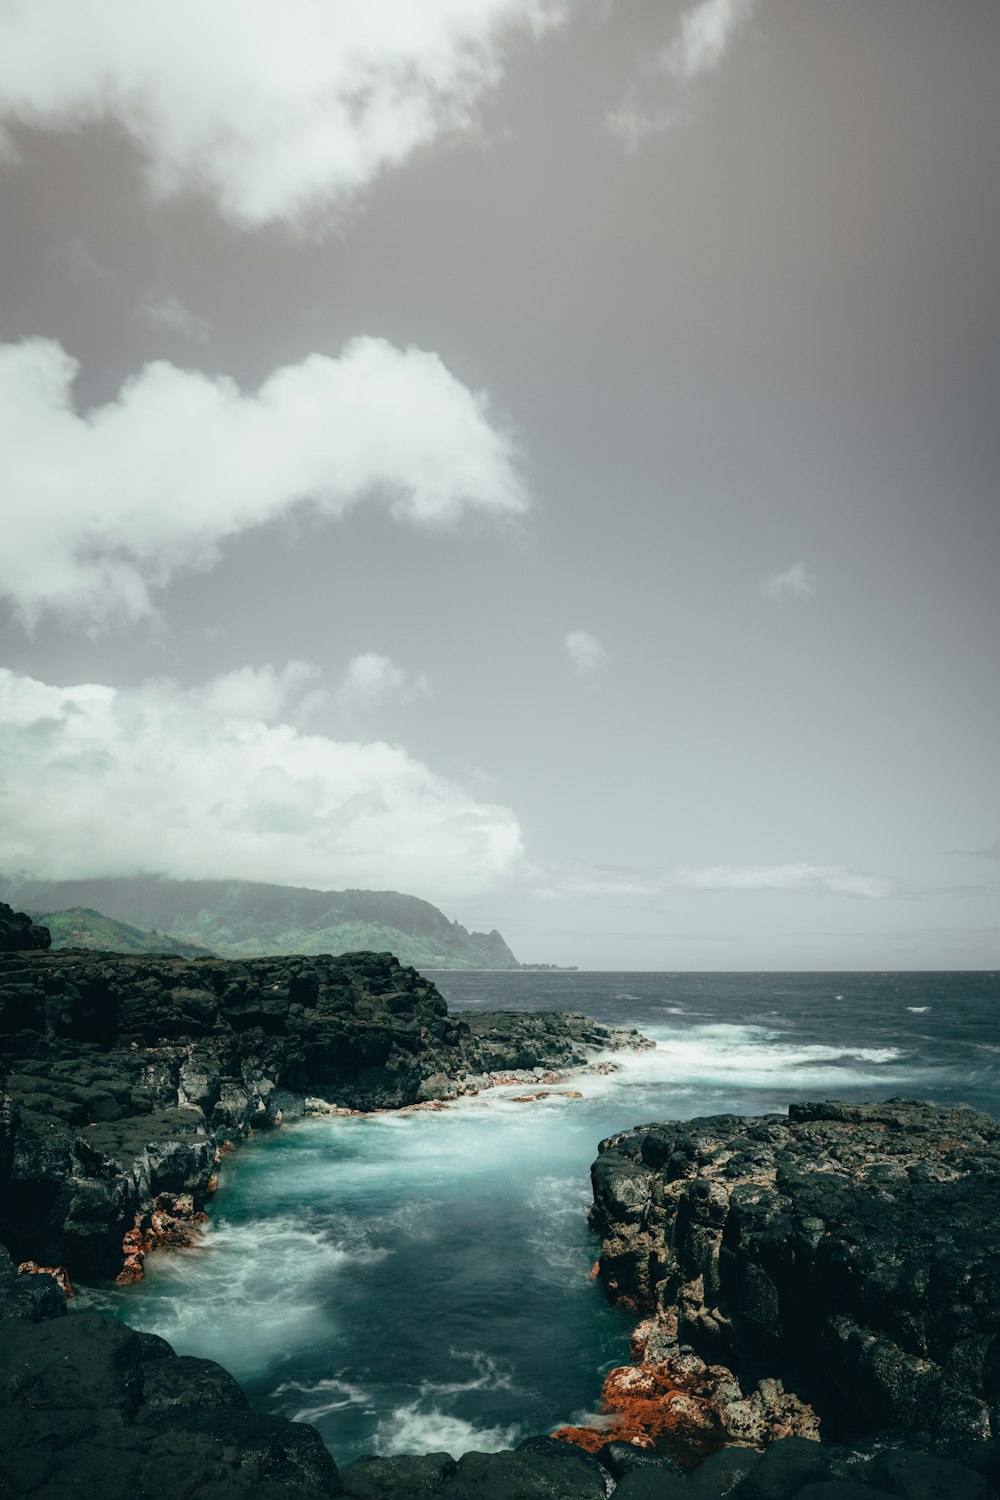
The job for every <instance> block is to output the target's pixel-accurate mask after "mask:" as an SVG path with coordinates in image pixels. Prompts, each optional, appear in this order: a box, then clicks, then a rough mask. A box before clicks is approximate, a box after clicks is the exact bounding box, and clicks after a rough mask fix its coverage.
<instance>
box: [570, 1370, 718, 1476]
mask: <svg viewBox="0 0 1000 1500" xmlns="http://www.w3.org/2000/svg"><path fill="white" fill-rule="evenodd" d="M601 1408H602V1411H603V1412H604V1413H605V1415H606V1417H607V1424H606V1425H604V1424H603V1423H602V1425H600V1426H594V1427H561V1428H560V1429H559V1431H558V1432H555V1433H553V1437H557V1438H562V1439H563V1440H564V1441H566V1442H570V1443H575V1444H576V1446H577V1447H579V1448H584V1449H586V1451H587V1452H588V1453H596V1452H597V1450H598V1449H599V1448H602V1447H603V1446H604V1444H605V1443H631V1444H632V1445H633V1447H638V1448H646V1449H655V1450H657V1451H660V1452H669V1453H671V1454H672V1455H673V1456H674V1457H675V1458H679V1459H680V1461H681V1462H683V1461H684V1459H685V1458H687V1459H688V1460H689V1461H691V1462H693V1461H694V1460H695V1459H697V1458H699V1457H702V1456H704V1455H705V1454H706V1453H709V1452H711V1451H712V1450H713V1449H715V1448H718V1447H721V1445H722V1444H723V1443H724V1442H725V1441H726V1433H725V1429H724V1427H723V1424H722V1422H721V1420H720V1417H719V1413H718V1410H717V1409H716V1407H715V1405H714V1401H713V1392H712V1382H711V1380H710V1379H709V1380H706V1381H701V1380H690V1379H686V1378H684V1377H683V1376H681V1377H678V1376H677V1375H676V1374H675V1373H673V1372H672V1371H671V1370H670V1369H669V1368H668V1367H667V1366H666V1365H620V1366H619V1367H618V1368H617V1369H615V1370H611V1371H609V1373H608V1375H607V1377H606V1378H605V1381H604V1387H603V1390H602V1391H601Z"/></svg>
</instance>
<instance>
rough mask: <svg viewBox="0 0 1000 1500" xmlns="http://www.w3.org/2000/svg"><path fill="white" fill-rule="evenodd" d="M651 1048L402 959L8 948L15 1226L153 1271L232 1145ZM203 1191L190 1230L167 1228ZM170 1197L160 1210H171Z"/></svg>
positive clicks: (39, 1252)
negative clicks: (489, 1009)
mask: <svg viewBox="0 0 1000 1500" xmlns="http://www.w3.org/2000/svg"><path fill="white" fill-rule="evenodd" d="M643 1042H644V1039H642V1038H640V1037H639V1036H638V1034H637V1033H635V1032H632V1033H622V1032H620V1031H612V1030H610V1029H608V1028H606V1027H602V1026H599V1025H597V1024H596V1023H594V1022H592V1021H588V1020H587V1019H586V1018H585V1017H583V1016H577V1015H557V1014H550V1015H541V1016H533V1015H528V1016H525V1015H521V1014H519V1013H496V1012H494V1013H492V1014H490V1015H487V1016H477V1015H473V1016H472V1017H469V1018H463V1017H462V1016H456V1015H449V1014H448V1008H447V1006H446V1004H445V1002H444V1000H443V999H442V998H441V996H440V994H439V993H438V991H437V990H436V988H435V987H434V985H433V984H431V983H430V982H429V981H428V980H426V979H424V978H422V976H421V975H419V974H418V973H417V972H416V971H415V970H413V969H407V968H404V967H402V966H401V965H400V964H399V963H398V962H397V960H396V959H394V958H392V957H391V956H390V955H389V954H385V953H359V954H349V955H346V956H344V957H341V958H331V957H329V956H326V957H319V958H298V957H296V958H275V959H248V960H245V961H232V962H227V961H225V960H221V959H198V960H195V961H190V960H187V959H183V958H176V957H171V956H169V955H148V954H140V955H132V954H107V953H105V954H95V953H65V952H60V953H45V952H41V951H39V952H37V953H21V952H18V953H11V954H7V955H5V956H3V957H0V1069H2V1073H3V1075H5V1078H4V1079H3V1083H4V1089H5V1097H3V1099H2V1101H0V1238H2V1239H3V1240H4V1241H5V1242H6V1243H7V1244H9V1245H11V1246H12V1247H14V1248H15V1249H16V1250H17V1252H18V1256H19V1258H20V1259H29V1258H30V1259H33V1260H35V1261H39V1262H42V1263H45V1264H65V1265H67V1266H68V1267H69V1268H70V1270H71V1272H73V1273H83V1274H84V1275H91V1276H92V1275H96V1274H111V1275H114V1274H116V1273H120V1274H121V1275H122V1277H123V1278H124V1279H126V1280H134V1279H136V1278H137V1277H138V1276H140V1275H141V1274H142V1263H143V1257H144V1255H145V1254H146V1253H148V1251H149V1249H151V1248H153V1247H154V1246H156V1245H162V1244H169V1243H174V1244H180V1243H184V1242H185V1235H186V1234H187V1232H188V1230H189V1229H190V1227H191V1225H192V1224H195V1223H196V1222H197V1215H198V1212H200V1210H202V1209H203V1207H204V1204H205V1200H206V1198H207V1196H208V1195H209V1194H210V1193H211V1191H212V1190H213V1187H214V1177H213V1174H214V1169H215V1166H216V1156H217V1152H218V1150H219V1148H220V1147H221V1146H222V1145H223V1144H224V1143H225V1142H227V1141H233V1140H237V1139H239V1138H240V1137H242V1136H244V1135H246V1134H247V1132H248V1131H250V1130H251V1129H254V1128H256V1127H258V1126H267V1125H270V1124H273V1123H275V1122H276V1121H278V1120H281V1119H284V1118H286V1117H287V1118H294V1117H295V1116H296V1115H301V1114H302V1112H303V1109H304V1107H305V1104H304V1101H305V1098H306V1096H309V1097H310V1098H312V1099H314V1100H319V1101H322V1102H323V1104H324V1105H328V1106H333V1107H334V1108H337V1109H346V1110H358V1109H364V1110H368V1109H384V1108H401V1107H404V1106H407V1105H412V1104H417V1103H421V1102H423V1103H434V1102H436V1101H438V1100H442V1099H448V1098H454V1097H455V1096H456V1095H458V1094H460V1093H467V1092H475V1091H476V1090H477V1089H478V1088H480V1087H487V1086H490V1085H491V1083H492V1082H493V1080H492V1079H491V1078H490V1077H489V1076H488V1075H489V1072H490V1069H491V1068H493V1066H494V1065H495V1064H497V1065H499V1063H503V1065H504V1066H506V1065H508V1064H509V1065H513V1064H514V1063H517V1064H518V1065H519V1066H523V1067H524V1068H525V1069H526V1070H527V1072H526V1074H525V1076H526V1077H528V1078H530V1079H534V1077H535V1070H537V1072H538V1073H540V1074H542V1075H545V1074H548V1073H551V1070H552V1069H553V1068H554V1067H555V1066H559V1067H562V1068H564V1067H580V1066H583V1065H585V1064H587V1063H588V1061H589V1060H590V1058H591V1057H592V1056H593V1054H594V1052H595V1051H597V1050H606V1049H614V1048H617V1047H620V1046H622V1045H626V1046H627V1045H639V1044H641V1043H643ZM163 1193H170V1194H173V1195H174V1196H175V1197H176V1196H177V1195H190V1197H191V1198H192V1200H193V1201H192V1208H191V1211H190V1212H189V1213H188V1214H186V1215H182V1216H178V1215H177V1214H176V1213H173V1212H172V1211H171V1210H169V1209H167V1210H166V1212H167V1213H168V1215H169V1216H172V1217H174V1218H175V1219H176V1218H178V1217H182V1218H185V1219H186V1225H187V1227H186V1228H185V1227H183V1226H182V1227H178V1226H177V1225H176V1224H174V1225H172V1226H171V1225H168V1224H166V1222H165V1221H164V1220H163V1219H162V1218H161V1220H160V1221H157V1222H154V1214H155V1213H156V1211H157V1207H156V1202H155V1200H156V1199H157V1196H158V1195H160V1194H163ZM161 1211H162V1206H161Z"/></svg>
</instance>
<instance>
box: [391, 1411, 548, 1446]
mask: <svg viewBox="0 0 1000 1500" xmlns="http://www.w3.org/2000/svg"><path fill="white" fill-rule="evenodd" d="M522 1435H523V1434H522V1432H521V1429H520V1427H519V1426H517V1425H516V1424H515V1425H513V1426H510V1427H501V1426H497V1427H476V1426H475V1425H474V1424H473V1423H472V1422H467V1421H466V1420H465V1419H464V1417H456V1416H454V1415H453V1414H452V1413H451V1412H445V1411H441V1410H440V1408H438V1407H436V1406H432V1407H430V1408H429V1409H426V1408H425V1407H424V1405H423V1403H422V1402H420V1401H411V1402H410V1403H409V1404H408V1405H406V1406H397V1407H396V1408H395V1410H393V1411H392V1412H390V1413H389V1415H388V1416H387V1417H384V1418H383V1419H382V1421H381V1422H379V1424H378V1427H377V1428H376V1432H375V1451H376V1452H377V1453H382V1454H385V1455H387V1456H389V1457H391V1456H392V1455H393V1454H396V1453H441V1452H445V1453H451V1454H453V1455H454V1456H455V1457H460V1456H461V1455H462V1454H463V1453H469V1452H473V1451H475V1452H478V1453H496V1452H498V1451H499V1450H500V1449H501V1448H512V1447H513V1446H514V1444H515V1443H516V1442H518V1440H519V1439H520V1438H521V1437H522Z"/></svg>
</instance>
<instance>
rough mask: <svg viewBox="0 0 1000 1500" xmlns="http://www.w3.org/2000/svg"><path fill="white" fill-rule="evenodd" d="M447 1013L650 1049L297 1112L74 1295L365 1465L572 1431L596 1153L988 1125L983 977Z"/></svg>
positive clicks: (598, 1357)
mask: <svg viewBox="0 0 1000 1500" xmlns="http://www.w3.org/2000/svg"><path fill="white" fill-rule="evenodd" d="M429 977H431V978H432V979H433V980H434V981H435V983H436V984H437V985H438V987H439V988H440V990H441V992H442V993H443V995H444V996H445V999H446V1000H447V1001H448V1003H449V1006H450V1007H451V1008H452V1009H453V1010H462V1009H466V1010H471V1009H507V1010H575V1011H582V1012H583V1013H585V1014H587V1015H590V1016H592V1017H594V1018H595V1019H597V1020H600V1021H604V1022H606V1023H609V1024H613V1025H632V1026H636V1027H638V1028H639V1029H640V1030H641V1031H644V1032H645V1033H646V1034H647V1035H648V1036H651V1037H652V1038H654V1039H655V1041H656V1043H657V1047H656V1049H655V1051H646V1052H639V1053H620V1054H615V1055H614V1059H613V1060H614V1061H615V1062H616V1063H618V1064H619V1069H618V1071H617V1072H614V1073H610V1074H588V1075H584V1076H583V1077H574V1078H573V1079H571V1080H570V1081H569V1082H568V1083H567V1084H566V1085H565V1086H564V1087H566V1088H569V1089H573V1090H579V1091H580V1092H581V1093H582V1094H583V1097H582V1098H568V1097H564V1096H562V1095H560V1094H559V1093H558V1092H556V1091H553V1092H551V1093H550V1094H549V1096H548V1097H547V1098H545V1099H543V1100H539V1101H536V1102H533V1103H517V1102H515V1101H514V1100H513V1098H512V1096H513V1095H515V1094H520V1093H524V1092H525V1090H524V1087H523V1086H520V1087H518V1088H513V1089H495V1090H491V1091H490V1092H488V1093H485V1094H482V1095H480V1096H479V1097H478V1098H475V1099H470V1100H465V1101H461V1102H459V1103H457V1104H455V1105H453V1106H451V1107H449V1108H448V1109H447V1110H443V1111H440V1112H428V1113H423V1112H417V1113H411V1114H379V1115H370V1116H364V1117H360V1118H345V1119H328V1118H322V1119H309V1120H306V1121H303V1122H300V1123H296V1124H294V1125H291V1126H288V1127H283V1128H280V1129H278V1130H274V1131H270V1132H265V1133H261V1134H260V1135H258V1136H256V1137H255V1138H254V1139H253V1140H252V1141H250V1142H249V1143H248V1144H247V1145H246V1146H244V1147H242V1148H241V1150H240V1151H239V1152H237V1153H236V1154H235V1155H234V1156H233V1157H231V1158H229V1159H227V1161H226V1164H225V1167H224V1170H223V1174H222V1180H221V1184H220V1187H219V1191H218V1193H217V1195H216V1198H215V1201H214V1205H213V1209H212V1214H211V1220H210V1224H209V1227H208V1230H207V1232H206V1234H205V1236H204V1238H203V1240H202V1242H201V1243H200V1244H199V1245H198V1246H197V1247H196V1248H195V1249H192V1250H189V1251H183V1252H179V1253H174V1254H161V1255H159V1256H154V1257H152V1258H151V1259H150V1261H149V1262H148V1269H147V1275H146V1277H145V1278H144V1280H143V1281H142V1282H140V1283H139V1284H138V1285H136V1286H133V1287H128V1288H122V1289H117V1288H116V1289H114V1290H110V1289H107V1288H104V1289H98V1290H91V1291H88V1292H87V1294H86V1295H85V1298H84V1300H85V1302H86V1303H88V1305H91V1306H93V1305H99V1306H101V1307H102V1308H104V1309H106V1310H107V1311H109V1312H114V1313H115V1314H117V1315H118V1316H120V1317H122V1318H123V1319H124V1320H125V1321H126V1322H128V1323H130V1324H132V1325H133V1326H134V1327H138V1328H144V1329H150V1330H152V1331H154V1332H156V1333H160V1334H162V1335H163V1336H164V1337H165V1338H167V1339H169V1341H170V1342H171V1343H172V1344H173V1345H174V1347H175V1348H176V1350H177V1351H178V1353H180V1354H194V1355H200V1356H202V1357H205V1358H210V1359H215V1360H218V1361H219V1362H220V1363H222V1364H224V1365H225V1366H226V1367H227V1368H228V1369H229V1370H231V1371H232V1372H233V1374H234V1375H236V1377H237V1378H238V1379H239V1380H240V1381H241V1383H242V1384H243V1386H244V1388H245V1389H246V1391H247V1394H248V1396H249V1397H250V1400H251V1402H252V1404H253V1406H254V1407H255V1408H256V1409H259V1410H261V1411H267V1412H276V1413H279V1414H281V1415H283V1416H288V1417H297V1418H301V1419H304V1420H306V1421H310V1422H313V1423H315V1425H316V1426H317V1428H318V1429H319V1431H320V1433H321V1435H322V1437H323V1438H324V1440H325V1442H326V1443H327V1446H328V1447H329V1448H330V1449H331V1451H332V1452H333V1455H334V1457H335V1458H336V1460H337V1461H338V1463H348V1462H350V1461H351V1460H352V1459H353V1458H356V1457H358V1456H359V1455H361V1454H364V1453H373V1452H378V1453H387V1454H391V1453H419V1452H432V1451H439V1450H442V1449H445V1450H447V1451H449V1452H451V1453H453V1454H456V1455H457V1454H460V1453H463V1452H465V1451H467V1450H469V1449H472V1448H479V1449H486V1450H492V1449H497V1448H501V1447H506V1446H510V1445H511V1444H513V1443H515V1442H517V1441H519V1439H520V1438H522V1437H525V1436H527V1435H529V1434H530V1433H535V1432H547V1431H550V1430H551V1429H553V1428H554V1427H556V1426H559V1425H561V1424H564V1423H580V1422H585V1421H587V1420H588V1419H589V1418H590V1417H591V1416H592V1415H593V1414H594V1412H595V1410H596V1407H597V1404H598V1399H599V1395H600V1389H601V1383H602V1380H603V1377H604V1374H605V1373H606V1372H607V1370H609V1369H611V1368H612V1367H613V1366H615V1365H617V1364H621V1363H623V1362H625V1361H627V1359H628V1343H629V1331H630V1328H631V1326H632V1322H633V1319H632V1317H631V1316H630V1315H629V1314H627V1313H625V1312H623V1311H620V1310H618V1309H615V1308H612V1307H609V1306H608V1305H607V1304H606V1302H605V1300H604V1297H603V1295H602V1294H601V1292H600V1290H599V1288H598V1287H597V1286H596V1284H595V1283H594V1282H593V1281H592V1280H591V1279H590V1278H589V1276H588V1272H589V1270H590V1267H591V1265H592V1263H593V1261H594V1259H595V1256H596V1253H597V1246H596V1242H595V1240H594V1238H593V1236H592V1235H591V1233H590V1231H589V1229H588V1227H587V1221H586V1213H587V1208H588V1206H589V1204H590V1184H589V1166H590V1163H591V1161H592V1160H593V1158H594V1156H595V1155H596V1153H597V1146H598V1142H599V1141H600V1140H601V1139H602V1138H603V1137H605V1136H607V1135H609V1134H611V1133H612V1132H614V1131H617V1130H622V1129H625V1128H627V1127H629V1126H632V1125H637V1124H642V1123H645V1122H648V1121H651V1120H657V1119H670V1118H691V1117H693V1116H697V1115H707V1114H719V1113H732V1114H764V1113H767V1112H772V1111H784V1110H785V1109H786V1108H787V1106H788V1104H789V1103H790V1102H792V1101H794V1100H800V1099H826V1098H838V1099H853V1100H862V1099H885V1098H891V1097H893V1096H897V1095H898V1096H908V1097H915V1098H921V1099H932V1100H935V1101H937V1102H939V1103H942V1104H957V1103H966V1104H971V1105H975V1106H976V1107H977V1108H979V1109H984V1110H987V1111H988V1112H989V1113H991V1114H993V1115H994V1116H997V1117H1000V1025H998V1007H1000V976H998V975H997V974H994V973H927V974H918V973H869V974H858V973H841V974H784V973H778V974H683V973H678V974H674V973H664V974H653V973H631V974H629V973H623V974H614V973H577V972H545V973H529V972H524V973H471V974H470V973H456V972H448V973H444V972H434V973H432V974H431V975H430V976H429Z"/></svg>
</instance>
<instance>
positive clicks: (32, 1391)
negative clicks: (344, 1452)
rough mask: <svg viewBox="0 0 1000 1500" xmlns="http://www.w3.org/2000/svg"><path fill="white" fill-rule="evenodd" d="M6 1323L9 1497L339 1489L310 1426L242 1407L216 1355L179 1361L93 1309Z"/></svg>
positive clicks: (314, 1496)
mask: <svg viewBox="0 0 1000 1500" xmlns="http://www.w3.org/2000/svg"><path fill="white" fill-rule="evenodd" d="M33 1279H37V1280H41V1279H42V1278H33ZM4 1332H5V1339H4V1345H3V1357H2V1360H0V1492H2V1493H3V1494H5V1495H10V1496H12V1497H20V1496H24V1495H29V1494H30V1495H31V1496H32V1500H68V1497H69V1496H71V1495H73V1494H81V1493H82V1494H85V1495H88V1496H91V1497H93V1500H153V1497H161V1496H166V1497H168V1500H169V1497H176V1500H188V1497H191V1500H215V1497H217V1496H219V1495H225V1496H227V1497H232V1500H240V1497H244V1496H245V1497H247V1500H287V1497H290V1496H294V1497H295V1500H329V1497H331V1496H335V1495H338V1494H339V1493H340V1486H339V1481H338V1478H337V1469H336V1465H335V1464H334V1462H333V1459H332V1458H331V1457H330V1455H329V1453H328V1452H327V1450H326V1449H325V1448H324V1446H323V1444H322V1442H321V1441H320V1438H319V1434H318V1433H317V1432H316V1431H315V1429H314V1428H312V1427H308V1426H306V1425H305V1424H303V1423H296V1422H289V1421H286V1420H285V1419H283V1418H281V1417H265V1416H261V1415H259V1414H256V1413H251V1412H249V1411H247V1410H246V1409H245V1408H246V1398H245V1397H244V1396H243V1393H242V1391H240V1388H239V1386H238V1385H237V1384H236V1382H235V1381H234V1380H233V1379H232V1376H230V1375H227V1374H226V1372H225V1371H224V1370H221V1369H220V1368H219V1366H217V1365H213V1364H212V1362H211V1361H209V1360H194V1359H179V1358H177V1356H176V1355H174V1352H173V1350H172V1349H171V1348H170V1346H169V1345H168V1344H165V1341H164V1340H162V1339H159V1340H156V1342H155V1344H154V1345H150V1343H149V1338H150V1336H149V1335H140V1334H137V1333H135V1332H134V1331H133V1330H132V1329H130V1328H127V1327H126V1326H125V1325H124V1324H123V1323H118V1322H115V1321H114V1320H109V1319H105V1318H102V1317H100V1316H98V1314H96V1313H86V1312H85V1313H75V1314H74V1315H73V1316H72V1317H65V1318H59V1319H55V1320H51V1321H45V1322H42V1323H31V1322H28V1321H25V1320H12V1321H10V1322H7V1323H6V1324H5V1325H4ZM160 1346H162V1347H160ZM164 1350H165V1352H164ZM144 1354H148V1355H155V1356H156V1357H155V1358H148V1357H147V1358H144Z"/></svg>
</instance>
